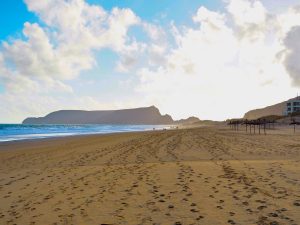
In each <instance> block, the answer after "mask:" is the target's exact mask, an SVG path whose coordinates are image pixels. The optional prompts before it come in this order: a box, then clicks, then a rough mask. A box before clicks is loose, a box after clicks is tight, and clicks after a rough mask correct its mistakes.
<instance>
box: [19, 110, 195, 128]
mask: <svg viewBox="0 0 300 225" xmlns="http://www.w3.org/2000/svg"><path fill="white" fill-rule="evenodd" d="M198 120H199V119H198V118H196V117H190V118H188V119H186V120H180V123H186V122H193V121H194V122H195V121H198ZM175 123H179V121H174V120H173V119H172V117H171V116H170V115H161V114H160V112H159V110H158V108H156V107H155V106H150V107H144V108H135V109H121V110H102V111H83V110H60V111H56V112H52V113H50V114H48V115H46V116H45V117H37V118H32V117H31V118H27V119H25V120H24V121H23V124H145V125H147V124H149V125H160V124H161V125H162V124H175Z"/></svg>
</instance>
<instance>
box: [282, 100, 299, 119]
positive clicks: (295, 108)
mask: <svg viewBox="0 0 300 225" xmlns="http://www.w3.org/2000/svg"><path fill="white" fill-rule="evenodd" d="M294 112H299V113H300V97H297V98H294V99H291V100H289V101H288V102H287V103H286V110H285V112H284V114H285V115H290V114H292V113H294Z"/></svg>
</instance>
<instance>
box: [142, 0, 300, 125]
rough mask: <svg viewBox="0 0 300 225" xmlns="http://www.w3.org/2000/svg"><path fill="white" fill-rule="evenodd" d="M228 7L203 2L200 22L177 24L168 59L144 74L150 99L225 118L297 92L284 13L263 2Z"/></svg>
mask: <svg viewBox="0 0 300 225" xmlns="http://www.w3.org/2000/svg"><path fill="white" fill-rule="evenodd" d="M227 9H228V11H227V12H225V13H220V12H215V11H210V10H208V9H206V8H205V7H200V8H199V9H198V11H197V13H196V15H195V16H194V17H193V20H194V22H195V23H196V24H198V25H199V26H198V27H196V28H185V29H179V28H177V27H175V26H173V35H174V39H175V40H176V42H177V46H176V47H175V48H172V49H171V50H170V51H169V53H168V54H167V56H166V57H167V59H166V63H165V64H164V65H163V66H161V67H159V68H154V69H153V68H150V67H145V68H143V69H141V70H140V71H139V73H138V75H139V77H140V86H139V87H138V88H137V91H138V92H140V93H143V94H144V95H145V96H146V101H148V102H152V103H153V102H155V104H157V105H158V106H159V107H160V108H161V109H162V111H163V112H173V115H174V116H175V117H176V118H181V117H186V116H189V115H191V114H194V115H197V116H199V117H200V118H202V119H210V118H214V119H225V118H228V117H240V116H243V113H245V112H246V111H247V110H250V109H253V108H256V107H259V106H260V107H262V106H266V105H269V104H271V103H276V102H279V101H282V100H285V99H287V98H290V97H292V96H293V94H295V93H296V89H293V88H291V87H290V79H289V76H288V74H287V73H286V72H285V69H284V67H283V65H282V63H281V62H280V60H278V59H277V54H278V52H280V51H282V49H284V46H283V45H282V37H283V36H284V35H282V32H283V31H284V29H283V28H282V24H280V23H279V22H278V17H279V16H281V15H272V14H270V13H269V12H268V11H267V10H266V9H265V8H264V6H263V5H262V4H261V2H259V1H247V0H231V1H229V2H228V7H227ZM287 15H288V13H287ZM287 15H285V16H286V17H287ZM298 23H300V20H298ZM285 26H287V25H285ZM292 48H293V49H295V48H294V46H293V47H292ZM266 84H272V85H266ZM278 93H280V95H279V94H278Z"/></svg>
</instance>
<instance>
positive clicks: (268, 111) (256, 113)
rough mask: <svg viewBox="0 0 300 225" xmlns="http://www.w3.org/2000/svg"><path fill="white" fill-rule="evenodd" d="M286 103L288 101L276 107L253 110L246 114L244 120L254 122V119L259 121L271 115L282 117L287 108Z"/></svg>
mask: <svg viewBox="0 0 300 225" xmlns="http://www.w3.org/2000/svg"><path fill="white" fill-rule="evenodd" d="M286 103H287V101H285V102H281V103H278V104H275V105H271V106H267V107H265V108H261V109H254V110H251V111H249V112H247V113H245V115H244V119H250V120H253V119H258V118H261V117H264V116H270V115H276V116H282V114H283V112H284V110H285V107H286Z"/></svg>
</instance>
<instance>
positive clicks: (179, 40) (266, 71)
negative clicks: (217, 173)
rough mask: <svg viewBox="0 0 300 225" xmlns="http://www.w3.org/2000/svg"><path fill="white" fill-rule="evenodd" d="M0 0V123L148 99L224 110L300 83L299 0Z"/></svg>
mask: <svg viewBox="0 0 300 225" xmlns="http://www.w3.org/2000/svg"><path fill="white" fill-rule="evenodd" d="M0 4H1V7H0V11H1V12H0V27H1V29H0V40H1V42H0V123H20V122H22V120H23V119H25V118H26V117H38V116H44V115H46V114H48V113H50V112H52V111H55V110H61V109H83V110H105V109H122V108H136V107H145V106H151V105H155V106H157V107H158V108H159V109H160V112H161V113H162V114H170V115H171V116H172V117H173V118H174V119H181V118H187V117H189V116H197V117H199V118H200V119H203V120H204V119H212V120H224V119H227V118H237V117H242V116H243V115H244V113H245V112H247V111H248V110H251V109H255V108H260V107H264V106H268V105H271V104H275V103H278V102H281V101H284V100H287V99H289V98H292V97H295V96H296V95H297V94H299V93H300V91H299V90H300V60H299V59H300V41H299V40H300V2H299V0H284V1H283V0H220V1H219V0H189V1H183V0H164V1H161V0H153V1H148V0H139V1H137V0H109V1H108V0H48V1H39V0H24V1H22V0H10V1H3V2H1V3H0Z"/></svg>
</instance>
